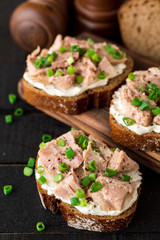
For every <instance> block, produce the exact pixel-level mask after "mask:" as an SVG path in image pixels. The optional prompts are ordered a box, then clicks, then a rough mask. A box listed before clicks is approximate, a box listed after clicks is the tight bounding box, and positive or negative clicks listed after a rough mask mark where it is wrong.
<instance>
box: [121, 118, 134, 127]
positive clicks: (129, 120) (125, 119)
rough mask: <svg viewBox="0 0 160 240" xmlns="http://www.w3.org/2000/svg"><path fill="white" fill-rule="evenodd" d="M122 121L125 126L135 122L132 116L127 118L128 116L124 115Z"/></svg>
mask: <svg viewBox="0 0 160 240" xmlns="http://www.w3.org/2000/svg"><path fill="white" fill-rule="evenodd" d="M123 122H124V124H126V126H131V125H133V124H134V123H135V121H134V120H133V119H132V118H128V117H124V118H123Z"/></svg>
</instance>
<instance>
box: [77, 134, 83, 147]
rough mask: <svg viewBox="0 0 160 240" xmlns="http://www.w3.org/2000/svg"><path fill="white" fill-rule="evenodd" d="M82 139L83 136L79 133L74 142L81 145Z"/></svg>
mask: <svg viewBox="0 0 160 240" xmlns="http://www.w3.org/2000/svg"><path fill="white" fill-rule="evenodd" d="M83 141H84V136H83V135H79V136H78V137H76V143H77V144H78V145H81V144H82V143H83Z"/></svg>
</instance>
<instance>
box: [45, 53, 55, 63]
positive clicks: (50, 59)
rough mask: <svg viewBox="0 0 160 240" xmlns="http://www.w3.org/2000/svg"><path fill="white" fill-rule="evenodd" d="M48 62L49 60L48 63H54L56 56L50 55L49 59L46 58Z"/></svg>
mask: <svg viewBox="0 0 160 240" xmlns="http://www.w3.org/2000/svg"><path fill="white" fill-rule="evenodd" d="M46 60H47V62H49V63H52V62H53V60H54V56H53V55H51V54H48V55H47V57H46Z"/></svg>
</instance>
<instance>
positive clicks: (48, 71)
mask: <svg viewBox="0 0 160 240" xmlns="http://www.w3.org/2000/svg"><path fill="white" fill-rule="evenodd" d="M47 76H48V77H52V76H53V70H52V69H51V68H49V69H47Z"/></svg>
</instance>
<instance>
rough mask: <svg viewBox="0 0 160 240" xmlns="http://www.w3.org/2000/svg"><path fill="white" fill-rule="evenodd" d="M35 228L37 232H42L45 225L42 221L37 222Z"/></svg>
mask: <svg viewBox="0 0 160 240" xmlns="http://www.w3.org/2000/svg"><path fill="white" fill-rule="evenodd" d="M36 228H37V231H38V232H42V231H43V230H44V229H45V225H44V223H43V222H38V223H37V225H36Z"/></svg>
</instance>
